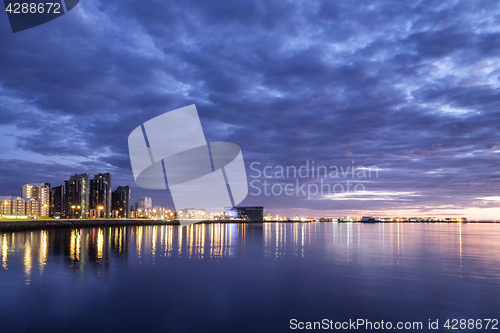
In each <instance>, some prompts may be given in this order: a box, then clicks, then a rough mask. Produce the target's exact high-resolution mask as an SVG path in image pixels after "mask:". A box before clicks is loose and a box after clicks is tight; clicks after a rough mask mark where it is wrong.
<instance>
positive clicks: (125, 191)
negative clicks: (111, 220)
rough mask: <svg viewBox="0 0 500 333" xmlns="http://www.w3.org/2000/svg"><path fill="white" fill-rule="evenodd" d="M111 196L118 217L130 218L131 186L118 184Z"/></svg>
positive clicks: (113, 208)
mask: <svg viewBox="0 0 500 333" xmlns="http://www.w3.org/2000/svg"><path fill="white" fill-rule="evenodd" d="M111 196H112V210H113V212H116V214H117V216H118V217H125V218H130V186H128V185H127V186H118V187H117V188H116V189H115V190H114V191H113V193H112V194H111ZM113 215H114V214H113Z"/></svg>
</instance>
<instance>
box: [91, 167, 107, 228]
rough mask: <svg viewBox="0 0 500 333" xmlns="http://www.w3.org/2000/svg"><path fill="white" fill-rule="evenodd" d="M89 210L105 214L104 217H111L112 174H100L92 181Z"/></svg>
mask: <svg viewBox="0 0 500 333" xmlns="http://www.w3.org/2000/svg"><path fill="white" fill-rule="evenodd" d="M89 209H95V210H97V211H102V212H104V217H106V218H109V217H110V216H111V173H109V172H108V173H100V174H97V175H95V176H94V179H92V180H90V203H89Z"/></svg>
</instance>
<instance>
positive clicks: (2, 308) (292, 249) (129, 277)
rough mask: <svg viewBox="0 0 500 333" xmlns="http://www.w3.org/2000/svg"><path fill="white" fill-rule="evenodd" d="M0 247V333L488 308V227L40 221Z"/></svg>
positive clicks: (497, 306)
mask: <svg viewBox="0 0 500 333" xmlns="http://www.w3.org/2000/svg"><path fill="white" fill-rule="evenodd" d="M0 248H1V265H2V267H0V290H1V293H0V297H1V298H0V331H1V332H283V331H290V320H291V319H296V320H297V321H303V322H306V321H321V320H323V319H328V320H333V321H334V322H343V321H349V319H351V320H357V319H360V318H361V319H364V320H368V321H371V322H380V321H381V320H384V322H387V321H390V322H392V323H393V325H396V323H397V322H412V323H413V322H419V321H420V322H422V323H423V328H424V330H421V331H422V332H424V331H428V330H427V325H428V322H429V319H430V320H432V321H435V320H436V319H438V320H439V326H440V329H439V330H438V331H443V332H444V331H448V329H445V328H444V327H443V324H444V323H445V321H446V320H447V319H458V320H460V319H484V318H486V319H493V318H496V319H500V311H499V310H500V297H499V296H500V224H445V223H442V224H356V223H345V224H338V223H302V224H301V223H264V224H207V225H193V226H189V227H182V228H181V227H179V226H146V227H120V228H117V227H113V228H84V229H63V230H46V231H44V230H42V231H33V232H15V233H3V234H0ZM490 326H491V325H490ZM497 327H500V326H497ZM458 328H459V327H458ZM295 331H297V330H295ZM360 331H363V330H362V329H360ZM378 331H381V330H378ZM453 331H455V332H458V331H467V332H472V331H476V329H465V330H461V329H460V328H459V329H457V330H453ZM482 331H484V327H483V329H482ZM495 331H498V330H494V331H493V332H495Z"/></svg>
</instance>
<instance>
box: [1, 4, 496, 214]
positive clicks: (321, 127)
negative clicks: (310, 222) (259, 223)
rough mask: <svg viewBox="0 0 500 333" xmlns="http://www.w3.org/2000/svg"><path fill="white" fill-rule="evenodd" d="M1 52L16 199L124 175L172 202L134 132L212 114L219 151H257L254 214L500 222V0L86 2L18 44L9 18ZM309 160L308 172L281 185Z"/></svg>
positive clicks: (116, 180)
mask: <svg viewBox="0 0 500 333" xmlns="http://www.w3.org/2000/svg"><path fill="white" fill-rule="evenodd" d="M0 45H1V46H0V195H20V190H21V186H22V185H23V184H24V183H26V182H50V183H51V184H52V185H53V186H57V185H60V184H62V183H63V181H64V180H66V179H68V178H69V176H70V175H72V174H74V173H84V172H88V173H90V174H96V173H99V172H112V175H113V186H118V185H126V184H130V185H132V199H133V200H134V201H135V200H137V199H138V198H139V197H140V196H145V195H148V196H151V197H153V201H154V204H155V205H156V204H158V205H162V206H166V207H173V204H172V199H171V197H170V195H169V192H168V191H160V190H144V189H140V188H138V187H137V186H135V185H134V179H133V176H132V170H131V166H130V160H129V156H128V147H127V138H128V135H129V134H130V132H131V131H132V130H133V129H134V128H136V127H137V126H138V125H140V124H142V123H144V122H145V121H147V120H149V119H151V118H153V117H155V116H158V115H160V114H162V113H165V112H167V111H170V110H174V109H176V108H180V107H183V106H186V105H190V104H196V107H197V109H198V113H199V115H200V118H201V122H202V125H203V128H204V131H205V135H206V138H207V140H208V141H229V142H234V143H236V144H238V145H239V146H240V147H241V149H242V151H243V156H244V158H245V163H246V166H247V173H248V179H249V181H254V182H253V183H252V184H253V186H252V187H250V189H249V190H250V194H249V195H248V197H247V199H245V201H243V202H242V204H243V205H264V206H265V207H266V212H269V213H272V214H283V215H289V216H295V215H301V216H320V215H322V216H343V215H362V214H374V215H377V216H406V217H409V216H415V215H421V216H445V215H446V216H452V215H453V216H456V215H458V216H468V217H469V218H497V219H500V208H498V207H500V194H499V186H498V183H499V180H500V159H499V157H500V95H499V87H500V81H499V76H500V67H499V65H500V58H499V56H500V4H499V3H498V1H496V0H493V1H472V0H471V1H366V2H363V3H361V2H353V1H340V0H336V1H324V2H321V1H283V0H280V1H252V0H245V1H187V0H182V1H153V0H151V1H147V2H145V1H137V0H136V1H133V0H120V1H99V0H81V1H80V4H79V5H78V6H77V7H76V8H75V9H73V10H72V11H71V12H69V13H68V14H66V15H64V16H62V17H60V18H58V19H56V20H54V21H52V22H49V23H47V24H44V25H42V26H39V27H36V28H33V29H30V30H26V31H23V32H19V33H16V34H13V33H12V32H11V30H10V26H9V22H8V18H7V15H6V13H4V14H1V15H0ZM313 161H314V166H315V168H316V166H325V167H326V168H327V169H328V170H329V172H330V171H335V170H338V171H339V172H338V178H333V177H334V176H336V175H335V174H331V173H330V174H329V175H328V176H327V177H326V178H323V179H322V177H317V175H315V176H314V177H313V176H312V173H311V171H312V170H313V168H312V165H313ZM252 163H255V164H253V167H252V168H251V167H250V165H251V164H252ZM308 163H309V170H310V174H309V178H301V177H300V176H297V177H293V174H289V175H288V176H289V177H288V178H287V177H286V173H285V178H279V176H280V174H279V170H280V168H279V167H278V166H282V167H283V168H284V169H285V170H286V167H287V166H295V167H296V168H297V169H298V168H299V167H301V166H304V165H307V164H308ZM353 166H354V168H355V172H356V173H355V174H354V177H353V174H352V172H351V171H352V167H353ZM363 166H365V167H368V166H372V167H375V166H376V168H377V169H378V173H376V172H372V174H371V177H368V173H367V172H366V175H367V176H366V178H361V177H358V172H360V171H361V170H362V168H361V167H363ZM265 167H268V168H267V169H266V175H267V176H268V177H269V178H266V177H265V176H264V175H263V174H260V177H259V173H260V172H262V171H263V169H264V168H265ZM348 168H349V169H348ZM253 169H257V170H259V171H260V172H259V171H256V170H253ZM290 170H291V169H290ZM304 170H305V169H302V171H304ZM373 170H375V169H374V168H372V171H373ZM347 171H349V172H347ZM302 175H304V172H303V173H302ZM377 175H378V176H377ZM321 176H323V175H321ZM360 176H362V172H361V174H360ZM264 181H266V182H267V184H269V186H267V187H266V188H264ZM322 181H323V183H321V182H322ZM347 181H349V182H350V184H351V185H352V186H351V187H350V192H349V193H347ZM297 182H298V184H299V186H302V185H304V187H302V190H304V192H302V190H299V189H298V188H297V186H296V185H297ZM321 184H323V185H324V184H327V185H326V186H329V189H330V190H331V189H332V188H333V186H334V185H336V184H338V185H337V186H336V187H335V191H336V192H337V193H336V194H334V193H330V194H328V193H326V189H327V188H326V187H325V186H324V187H323V189H324V190H325V191H324V193H323V195H321V193H320V191H317V192H318V193H315V192H314V190H315V189H319V187H321ZM356 184H362V185H363V188H364V189H365V192H360V191H359V192H357V193H352V191H353V187H354V185H356ZM286 185H288V192H287V193H288V194H290V193H292V195H287V194H285V192H284V190H285V186H286ZM273 186H274V187H273ZM308 188H309V190H308ZM361 188H362V187H361V186H358V187H357V189H358V190H361ZM342 189H343V191H344V193H341V191H342ZM272 190H274V193H275V194H277V193H280V190H283V193H281V195H274V194H273V192H272ZM259 191H260V195H256V194H257V193H258V192H259ZM266 191H267V192H266ZM266 193H268V194H269V195H266Z"/></svg>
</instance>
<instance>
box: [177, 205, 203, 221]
mask: <svg viewBox="0 0 500 333" xmlns="http://www.w3.org/2000/svg"><path fill="white" fill-rule="evenodd" d="M178 215H179V219H198V220H199V219H205V218H206V217H207V212H206V211H205V209H197V208H185V209H181V210H179V213H178Z"/></svg>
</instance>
